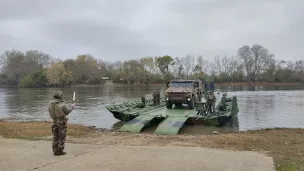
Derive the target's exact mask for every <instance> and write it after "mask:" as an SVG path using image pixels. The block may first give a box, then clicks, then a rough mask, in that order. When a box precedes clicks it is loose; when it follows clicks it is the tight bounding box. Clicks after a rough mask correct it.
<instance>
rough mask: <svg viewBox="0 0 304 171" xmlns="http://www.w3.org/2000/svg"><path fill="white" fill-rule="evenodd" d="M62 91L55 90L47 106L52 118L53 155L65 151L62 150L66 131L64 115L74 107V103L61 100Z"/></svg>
mask: <svg viewBox="0 0 304 171" xmlns="http://www.w3.org/2000/svg"><path fill="white" fill-rule="evenodd" d="M62 97H63V93H62V92H61V91H57V92H55V93H54V96H53V98H54V100H52V101H51V102H50V105H49V107H48V110H49V114H50V117H51V118H52V119H53V124H52V133H53V143H52V149H53V153H54V155H55V156H59V155H65V154H66V152H64V151H63V149H64V146H65V145H64V144H65V139H66V132H67V118H66V116H67V115H68V114H69V113H71V112H72V110H73V109H74V107H75V103H73V104H72V105H70V106H68V105H66V104H65V103H64V102H63V100H62Z"/></svg>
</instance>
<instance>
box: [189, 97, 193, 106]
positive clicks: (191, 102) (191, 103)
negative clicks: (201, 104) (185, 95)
mask: <svg viewBox="0 0 304 171" xmlns="http://www.w3.org/2000/svg"><path fill="white" fill-rule="evenodd" d="M188 107H189V109H194V97H192V98H191V100H190V102H189V103H188Z"/></svg>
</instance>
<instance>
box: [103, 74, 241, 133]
mask: <svg viewBox="0 0 304 171" xmlns="http://www.w3.org/2000/svg"><path fill="white" fill-rule="evenodd" d="M186 81H187V82H189V80H186ZM202 81H203V80H202ZM171 82H176V80H175V81H174V80H171ZM179 82H180V81H179ZM193 82H194V83H195V80H194V81H193ZM203 83H204V85H205V86H204V90H202V91H201V92H202V94H201V96H200V97H198V99H199V101H196V102H195V105H194V106H195V108H188V107H187V106H186V107H185V106H183V105H180V104H179V105H176V106H175V105H174V107H173V108H172V107H171V106H170V107H168V100H169V98H168V91H166V90H169V88H170V84H169V87H167V89H165V91H162V92H159V99H160V100H159V103H157V104H156V103H155V101H153V96H152V95H151V94H148V95H145V96H143V97H141V98H137V99H134V100H130V101H125V102H123V103H120V104H110V105H107V106H106V109H107V110H108V111H109V112H111V113H112V114H113V116H114V117H115V118H116V119H118V120H120V121H123V122H126V123H125V124H124V125H123V126H122V127H121V128H120V130H121V131H127V132H134V133H140V132H141V131H142V130H143V128H145V127H149V126H151V125H153V124H158V126H157V128H156V130H155V133H156V134H165V135H176V134H178V132H179V130H180V129H181V128H182V127H184V126H186V125H189V124H190V125H192V124H194V125H206V126H224V125H225V124H226V123H227V122H228V121H229V120H230V119H232V117H234V116H235V115H236V114H237V113H238V111H239V110H238V103H237V98H236V96H231V97H229V96H227V93H226V92H225V93H220V92H214V79H213V77H206V78H205V79H204V81H203ZM183 91H184V90H183ZM208 92H212V93H213V94H214V95H217V100H216V101H215V110H214V111H213V110H211V109H209V108H208V106H207V100H206V98H207V94H208ZM220 95H221V96H220ZM189 101H190V100H189Z"/></svg>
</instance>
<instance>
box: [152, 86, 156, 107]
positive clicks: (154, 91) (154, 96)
mask: <svg viewBox="0 0 304 171" xmlns="http://www.w3.org/2000/svg"><path fill="white" fill-rule="evenodd" d="M152 97H153V105H154V106H156V90H153V93H152Z"/></svg>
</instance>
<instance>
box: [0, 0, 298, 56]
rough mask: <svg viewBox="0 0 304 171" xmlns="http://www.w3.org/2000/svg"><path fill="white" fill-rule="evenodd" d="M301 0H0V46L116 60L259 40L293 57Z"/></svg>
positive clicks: (205, 51) (228, 48)
mask: <svg viewBox="0 0 304 171" xmlns="http://www.w3.org/2000/svg"><path fill="white" fill-rule="evenodd" d="M303 5H304V1H301V0H292V1H287V0H286V1H283V0H267V1H263V0H256V1H249V0H248V1H244V0H234V1H223V0H204V1H203V0H187V1H184V0H166V1H165V0H156V1H148V0H132V1H122V0H120V1H118V0H117V1H110V0H103V1H87V2H85V1H80V0H67V1H59V0H54V1H46V0H39V1H37V0H35V1H34V0H27V1H21V0H11V1H1V2H0V28H1V32H0V39H1V43H0V51H1V52H4V51H5V50H9V49H18V50H22V51H25V50H29V49H39V50H42V51H44V52H46V53H50V54H51V55H53V56H56V57H60V58H62V59H66V58H74V57H75V56H76V55H77V54H82V53H91V54H93V55H94V56H96V57H97V58H99V59H103V60H108V61H116V60H124V59H138V58H140V57H142V56H159V55H172V56H184V55H186V54H192V53H195V54H198V53H199V52H200V53H201V54H202V55H203V56H204V57H205V58H207V59H208V60H212V59H213V57H214V56H215V55H225V54H227V55H235V54H236V53H237V50H238V48H239V47H241V46H243V45H252V44H255V43H258V44H261V45H263V46H264V47H266V48H268V49H269V50H270V52H272V53H274V54H275V55H276V57H277V58H278V59H291V60H298V59H303V57H302V53H301V52H302V50H301V48H302V46H303V45H304V43H303V42H304V41H303V38H304V29H303V28H304V25H303V24H304V20H303V17H302V16H304V12H303V10H301V7H302V6H303Z"/></svg>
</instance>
